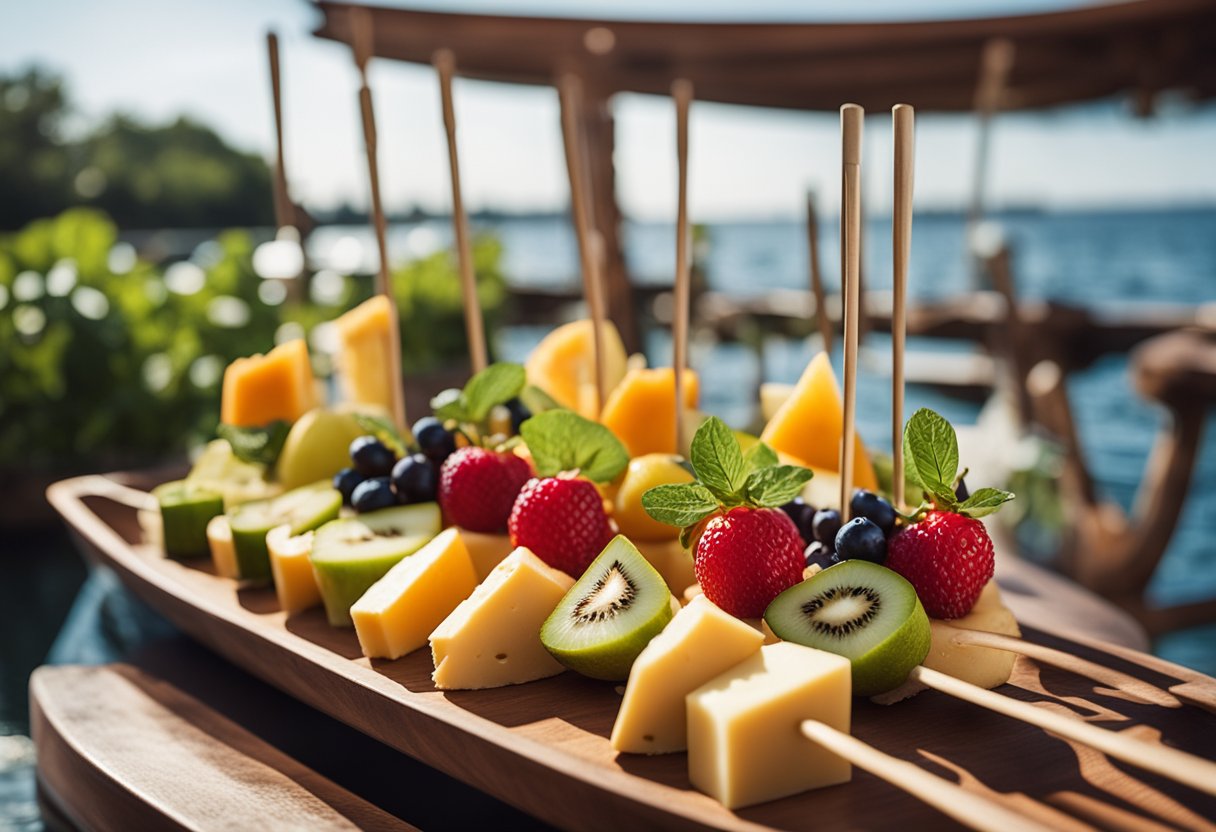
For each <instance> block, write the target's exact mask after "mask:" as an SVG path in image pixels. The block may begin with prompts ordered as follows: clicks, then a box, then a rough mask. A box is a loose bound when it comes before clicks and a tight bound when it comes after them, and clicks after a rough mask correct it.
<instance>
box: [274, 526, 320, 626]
mask: <svg viewBox="0 0 1216 832" xmlns="http://www.w3.org/2000/svg"><path fill="white" fill-rule="evenodd" d="M266 551H267V552H269V553H270V574H271V576H272V577H273V578H274V594H275V596H276V597H277V598H278V599H279V607H280V608H281V609H282V610H283V612H285V613H287V614H288V615H295V614H296V613H298V612H303V611H304V610H307V609H311V608H312V607H315V606H319V605H320V603H321V590H320V589H319V588H318V587H317V578H316V576H315V575H314V574H313V571H312V563H311V562H309V560H308V556H309V554H310V553H311V552H312V532H304V534H298V535H295V536H294V537H293V536H292V534H291V526H290V525H287V524H285V525H282V526H275V527H274V528H273V529H271V530H270V531H269V532H267V533H266Z"/></svg>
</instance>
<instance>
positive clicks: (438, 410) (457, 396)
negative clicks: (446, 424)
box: [431, 387, 468, 422]
mask: <svg viewBox="0 0 1216 832" xmlns="http://www.w3.org/2000/svg"><path fill="white" fill-rule="evenodd" d="M431 412H432V413H434V414H435V416H436V417H437V418H439V419H443V420H444V421H446V420H448V419H455V420H456V421H458V422H467V421H468V419H467V417H466V415H465V406H464V393H462V392H461V391H459V390H457V389H456V388H455V387H449V388H448V389H447V390H440V391H439V393H438V394H437V395H436V396H435V398H433V399H431Z"/></svg>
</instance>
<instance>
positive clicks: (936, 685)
mask: <svg viewBox="0 0 1216 832" xmlns="http://www.w3.org/2000/svg"><path fill="white" fill-rule="evenodd" d="M908 680H909V681H912V682H918V683H920V684H922V685H924V686H925V687H929V688H933V689H934V690H937V691H940V692H942V693H944V694H947V695H948V696H953V697H955V698H957V699H962V700H963V701H965V702H970V703H972V704H973V705H979V706H980V707H982V708H987V709H989V710H990V711H995V712H996V713H999V714H1004V715H1005V716H1009V717H1013V718H1014V719H1019V720H1021V721H1022V722H1026V723H1029V724H1031V725H1034V726H1037V727H1039V728H1042V729H1043V730H1045V731H1050V732H1051V733H1053V734H1059V735H1060V736H1061V737H1064V738H1065V739H1070V740H1073V741H1074V742H1079V743H1081V744H1083V745H1087V746H1089V747H1090V748H1094V749H1097V750H1098V751H1101V752H1103V753H1104V754H1107V755H1109V756H1111V757H1114V758H1116V759H1119V760H1122V761H1123V762H1125V763H1130V764H1131V765H1134V766H1139V767H1140V768H1143V769H1145V770H1147V771H1151V772H1153V773H1154V774H1159V775H1161V776H1162V777H1166V778H1169V779H1170V780H1175V781H1177V782H1179V783H1184V784H1186V785H1188V786H1190V787H1191V788H1194V789H1198V790H1199V791H1201V792H1206V793H1207V794H1212V795H1216V762H1212V761H1211V760H1205V759H1203V758H1202V757H1197V756H1195V755H1194V754H1188V753H1186V752H1185V751H1179V750H1177V749H1174V748H1169V747H1168V746H1164V745H1156V744H1153V743H1149V742H1145V741H1143V740H1139V739H1136V738H1134V737H1130V736H1128V735H1127V734H1123V733H1118V732H1115V731H1108V730H1107V729H1105V728H1099V727H1098V726H1096V725H1091V724H1089V723H1088V722H1083V721H1082V720H1080V719H1076V718H1074V717H1071V716H1064V715H1063V714H1059V713H1055V712H1053V711H1048V710H1046V709H1044V708H1040V707H1037V706H1035V705H1032V704H1030V703H1029V702H1022V701H1020V700H1017V699H1014V698H1012V697H1009V696H1005V695H1003V694H1000V693H996V692H994V691H990V690H985V689H984V688H981V687H978V686H976V685H973V684H971V683H969V682H964V681H963V680H961V679H956V678H954V677H953V676H947V675H946V674H945V673H939V672H938V671H936V670H931V669H929V668H927V667H924V666H923V665H922V666H918V667H915V668H913V669H912V672H911V673H910V674H908Z"/></svg>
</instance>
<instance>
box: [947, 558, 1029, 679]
mask: <svg viewBox="0 0 1216 832" xmlns="http://www.w3.org/2000/svg"><path fill="white" fill-rule="evenodd" d="M929 627H930V628H931V631H932V636H933V643H932V645H931V646H930V647H929V655H927V656H925V661H924V665H925V667H929V668H932V669H933V670H937V671H940V672H942V673H946V674H949V675H950V676H954V677H955V678H957V679H962V680H963V681H965V682H970V683H971V684H973V685H979V686H980V687H982V688H989V689H991V688H995V687H999V686H1000V685H1003V684H1005V683H1006V682H1008V681H1009V676H1010V675H1011V674H1012V673H1013V663H1014V662H1015V661H1016V660H1017V654H1016V653H1010V652H1007V651H1005V650H994V649H992V648H991V647H975V646H973V645H967V644H955V643H953V641H952V639H953V636H954V634H955V632H957V631H958V630H985V631H987V632H990V633H1000V634H1002V635H1007V636H1021V635H1022V631H1021V630H1020V629H1018V622H1017V619H1016V618H1014V617H1013V613H1011V612H1010V611H1009V609H1008V608H1007V607H1006V606H1005V604H1004V602H1002V601H1001V592H1000V590H999V589H997V585H996V581H989V582H988V585H987V586H985V587H984V591H983V592H982V593H980V597H979V600H977V601H976V602H975V607H973V608H972V610H971V612H969V613H967V615H964V616H963V617H962V618H954V619H951V620H950V621H938V620H937V619H933V618H931V619H929Z"/></svg>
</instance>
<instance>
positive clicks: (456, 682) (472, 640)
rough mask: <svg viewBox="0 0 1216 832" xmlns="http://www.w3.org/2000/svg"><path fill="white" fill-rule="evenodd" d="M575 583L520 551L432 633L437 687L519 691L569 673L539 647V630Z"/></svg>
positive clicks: (495, 569)
mask: <svg viewBox="0 0 1216 832" xmlns="http://www.w3.org/2000/svg"><path fill="white" fill-rule="evenodd" d="M573 585H574V579H573V578H571V577H570V576H569V575H567V574H566V573H565V572H562V571H560V570H558V569H554V568H553V567H551V566H549V565H548V564H546V563H545V562H544V561H542V560H541V559H540V558H538V557H537V556H536V555H534V554H532V552H530V551H529V550H528V549H526V548H524V547H522V546H521V547H519V548H518V549H516V550H515V551H514V552H512V553H511V554H510V555H508V556H507V557H506V559H505V560H503V562H502V563H500V564H498V566H496V567H494V570H493V571H492V572H491V573H490V576H489V577H488V578H486V579H485V580H484V581H482V582H481V584H480V585H478V587H477V589H475V590H474V591H473V594H472V595H471V596H470V597H468V598H466V599H465V600H464V601H462V602H461V603H460V605H459V606H458V607H456V609H454V610H453V611H452V614H451V615H449V616H448V617H447V618H445V619H444V620H443V622H442V623H441V624H440V625H439V626H438V627H436V628H435V631H434V632H433V633H431V657H432V659H433V660H434V662H435V672H434V674H433V675H432V677H431V678H432V680H433V681H434V682H435V687H437V688H443V689H448V690H464V689H468V690H475V689H480V688H496V687H502V686H503V685H518V684H521V683H523V682H531V681H533V680H535V679H544V678H546V677H548V676H556V675H557V674H558V673H561V672H562V671H563V670H565V668H564V667H562V666H561V665H560V664H558V663H557V660H556V659H554V658H553V657H552V656H551V655H549V651H548V650H546V649H545V648H544V645H542V644H541V641H540V627H541V624H543V623H544V621H545V619H546V618H548V617H549V613H551V612H553V610H554V609H555V608H556V607H557V605H558V603H559V602H560V601H561V600H562V596H564V595H565V594H566V592H567V591H568V590H569V589H570V587H571V586H573Z"/></svg>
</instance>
